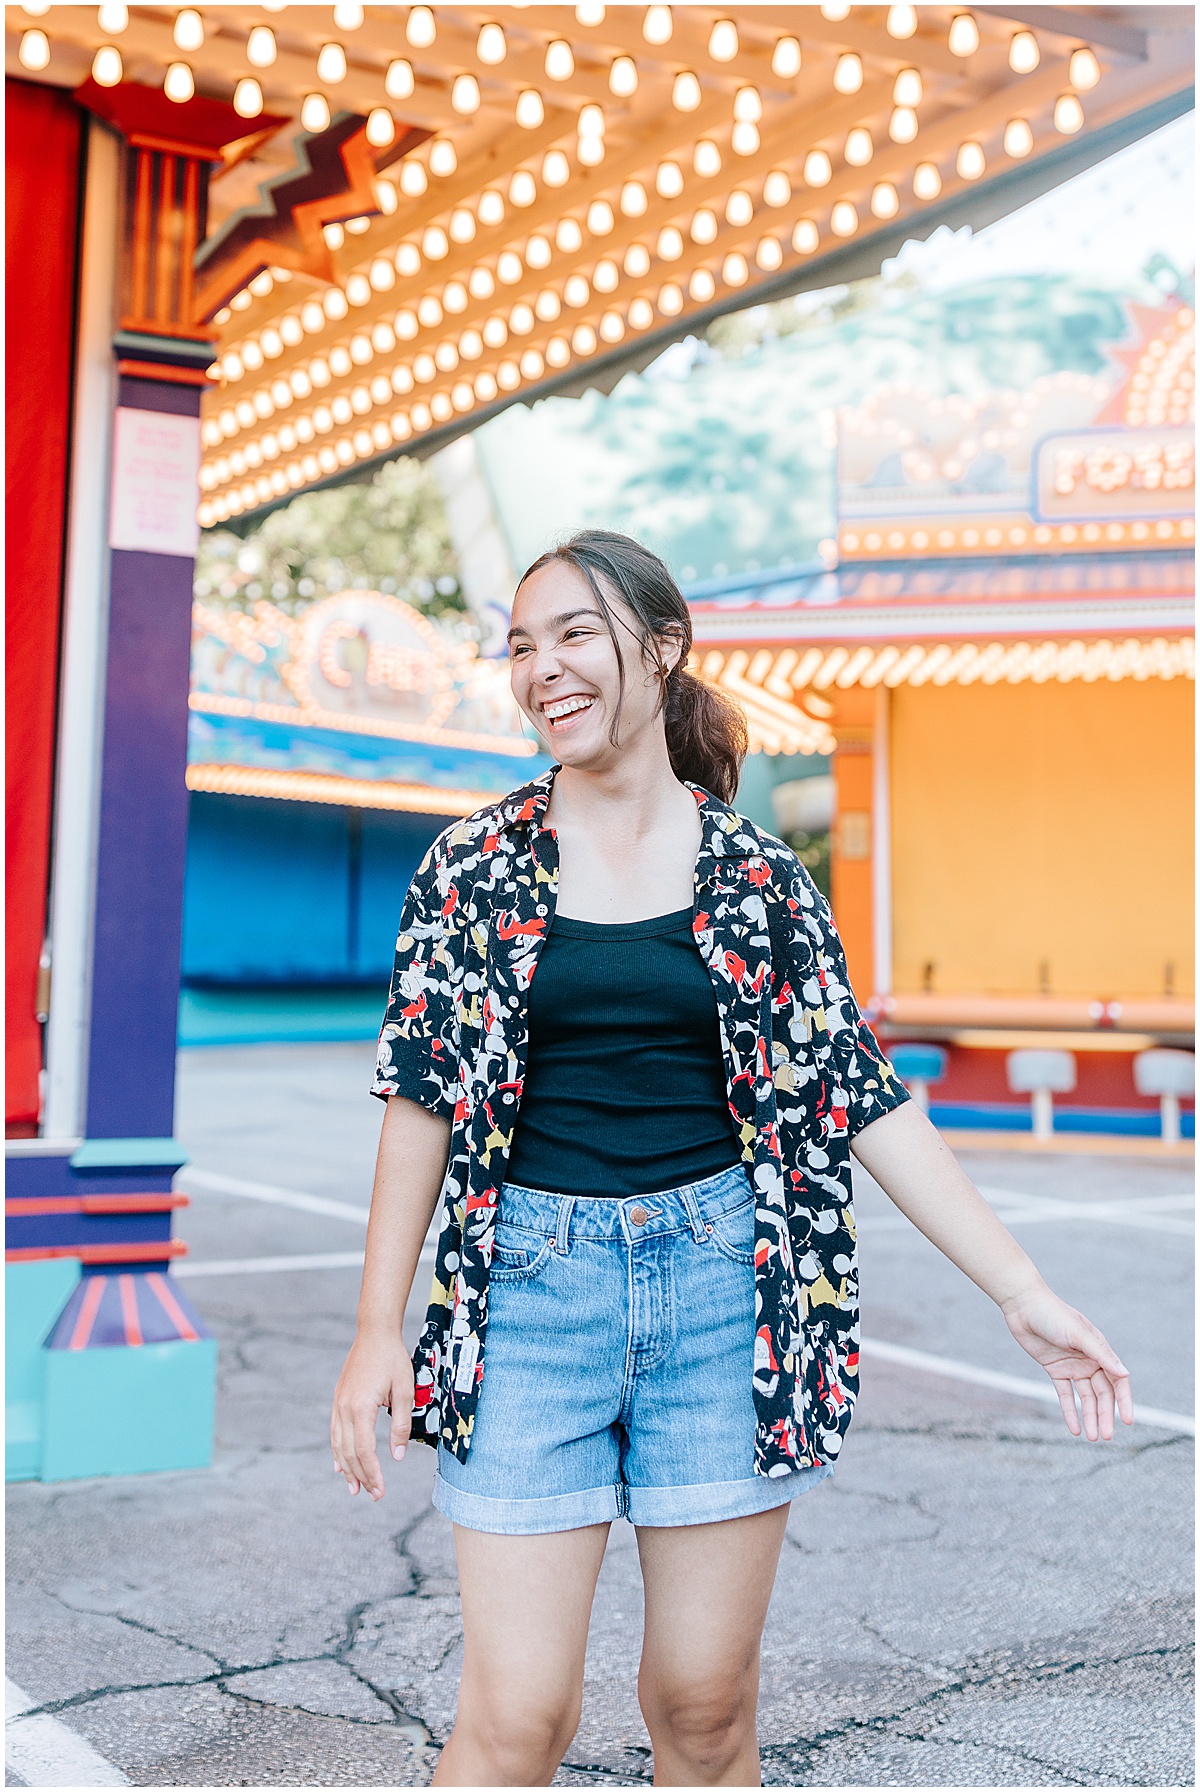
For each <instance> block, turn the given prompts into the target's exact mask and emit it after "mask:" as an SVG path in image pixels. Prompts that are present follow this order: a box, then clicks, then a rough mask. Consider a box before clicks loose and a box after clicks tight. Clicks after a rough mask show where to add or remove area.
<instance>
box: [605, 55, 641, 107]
mask: <svg viewBox="0 0 1200 1792" xmlns="http://www.w3.org/2000/svg"><path fill="white" fill-rule="evenodd" d="M637 85H638V72H637V63H636V62H635V61H634V60H633V57H632V56H614V57H613V63H612V67H611V68H610V69H609V71H608V91H609V92H610V93H615V94H616V96H617V98H618V99H622V100H627V99H628V98H629V96H630V95H631V94H634V93H636V92H637Z"/></svg>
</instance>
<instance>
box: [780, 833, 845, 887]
mask: <svg viewBox="0 0 1200 1792" xmlns="http://www.w3.org/2000/svg"><path fill="white" fill-rule="evenodd" d="M832 839H833V835H832V834H831V833H830V831H829V830H828V829H826V830H825V832H824V833H823V834H806V833H805V832H804V829H803V828H797V829H796V830H795V831H794V832H793V833H791V834H786V835H785V836H784V840H785V844H786V845H788V846H790V847H791V849H792V851H793V852H794V853H795V855H796V857H797V858H798V859H799V861H800V863H801V864H802V865H803V866H804V869H805V870H806V871H807V872H808V875H809V876H810V877H811V878H812V880H813V882H814V883H815V884H816V886H817V888H818V890H820V892H821V894H822V896H823V897H824V898H825V900H826V902H828V901H829V899H830V882H829V854H830V843H831V841H832Z"/></svg>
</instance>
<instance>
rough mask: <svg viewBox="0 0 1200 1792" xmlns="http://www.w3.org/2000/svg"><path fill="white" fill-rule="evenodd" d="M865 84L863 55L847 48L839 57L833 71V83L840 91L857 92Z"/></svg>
mask: <svg viewBox="0 0 1200 1792" xmlns="http://www.w3.org/2000/svg"><path fill="white" fill-rule="evenodd" d="M862 84H863V65H862V57H861V56H859V55H858V54H857V53H856V52H855V51H854V50H846V51H844V52H843V54H842V55H840V56H839V57H838V59H837V66H836V67H835V69H834V71H833V85H834V87H835V88H836V89H837V91H838V92H839V93H857V92H858V90H859V88H860V87H861V86H862Z"/></svg>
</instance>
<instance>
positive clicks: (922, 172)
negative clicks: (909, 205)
mask: <svg viewBox="0 0 1200 1792" xmlns="http://www.w3.org/2000/svg"><path fill="white" fill-rule="evenodd" d="M941 190H942V177H941V175H940V174H939V173H938V169H937V163H936V162H918V163H917V165H916V167H915V168H914V169H913V192H914V193H915V194H916V196H917V198H918V199H936V198H937V196H938V194H939V193H940V192H941Z"/></svg>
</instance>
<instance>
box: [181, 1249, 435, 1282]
mask: <svg viewBox="0 0 1200 1792" xmlns="http://www.w3.org/2000/svg"><path fill="white" fill-rule="evenodd" d="M436 1255H437V1250H436V1247H435V1246H434V1245H431V1244H426V1245H422V1246H421V1255H420V1256H419V1258H418V1259H417V1261H418V1262H419V1263H432V1262H433V1259H434V1257H435V1256H436ZM362 1260H363V1253H362V1252H361V1251H310V1252H308V1253H307V1254H305V1255H300V1254H298V1255H296V1256H293V1257H202V1258H200V1259H199V1260H198V1261H197V1262H195V1263H188V1262H183V1263H176V1264H174V1265H173V1266H172V1269H171V1274H172V1275H173V1276H181V1277H182V1276H264V1275H268V1276H269V1275H284V1274H286V1273H287V1272H288V1271H289V1270H294V1269H361V1268H362Z"/></svg>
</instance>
